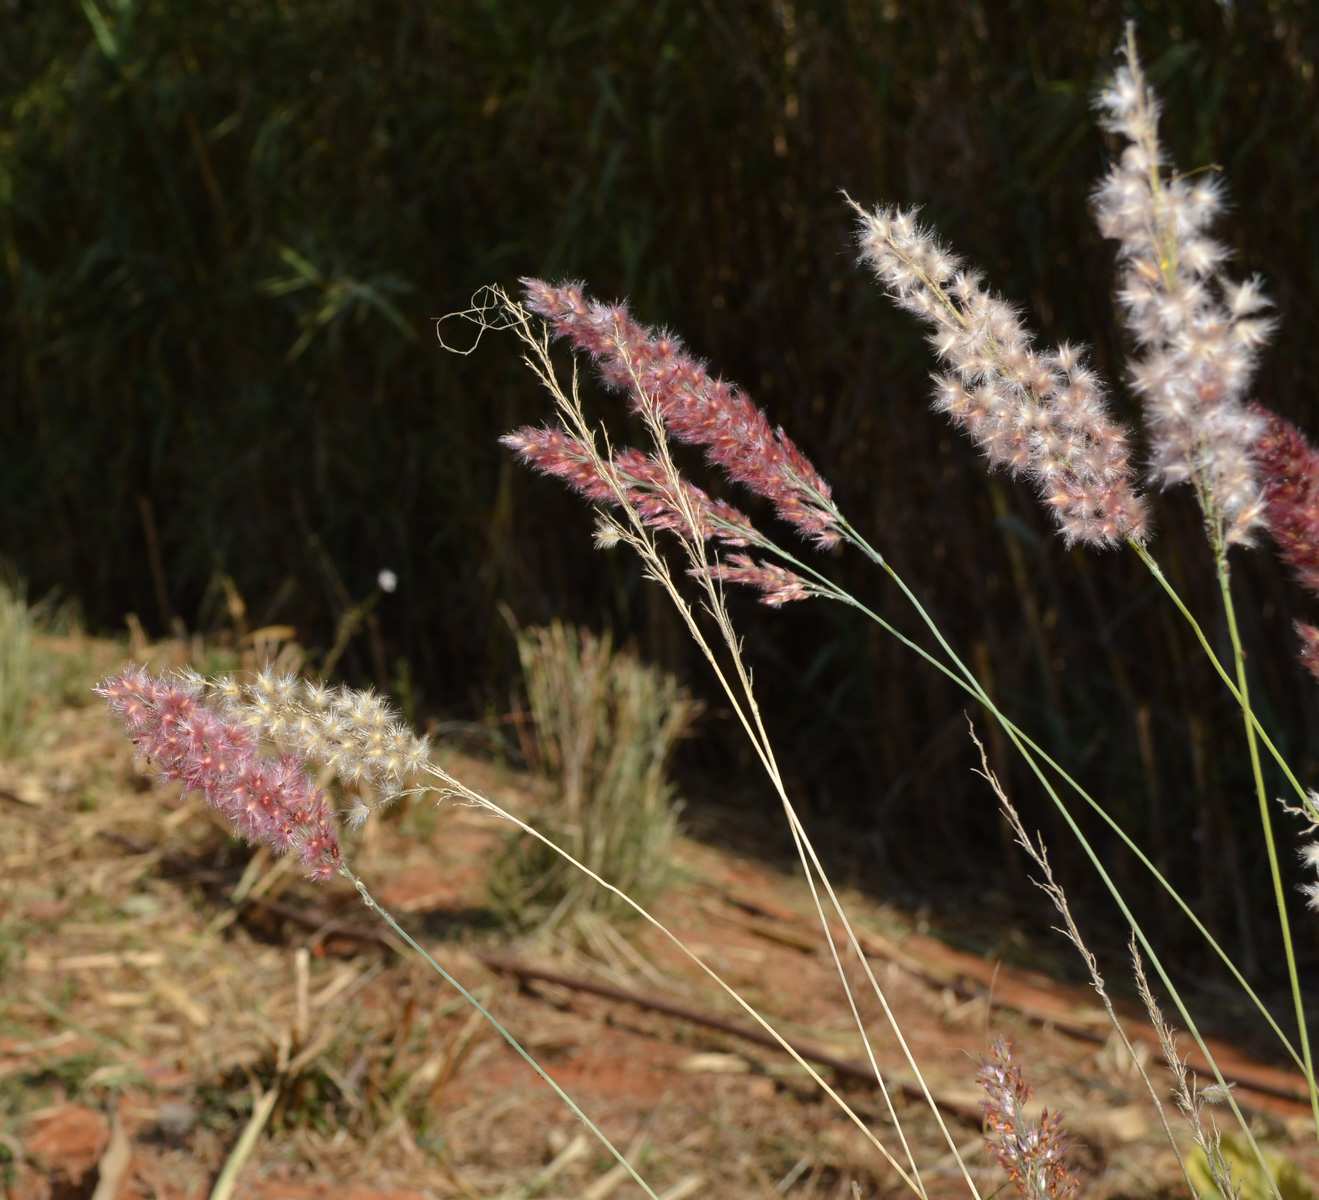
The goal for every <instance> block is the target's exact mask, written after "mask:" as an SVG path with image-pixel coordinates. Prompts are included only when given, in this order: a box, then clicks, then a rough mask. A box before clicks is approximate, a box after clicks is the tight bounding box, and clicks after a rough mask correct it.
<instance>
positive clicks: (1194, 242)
mask: <svg viewBox="0 0 1319 1200" xmlns="http://www.w3.org/2000/svg"><path fill="white" fill-rule="evenodd" d="M1096 103H1097V106H1098V108H1099V110H1100V113H1101V117H1100V120H1101V123H1102V124H1103V126H1104V128H1105V129H1107V130H1109V131H1110V132H1112V133H1115V134H1118V135H1119V136H1121V137H1123V138H1125V139H1126V141H1127V143H1128V144H1127V146H1126V147H1125V149H1123V151H1122V155H1121V158H1120V159H1119V161H1118V163H1117V164H1116V165H1115V166H1114V167H1113V168H1112V170H1111V171H1110V172H1109V174H1108V175H1107V177H1106V178H1105V179H1104V180H1103V182H1102V183H1101V184H1100V186H1099V188H1098V190H1097V191H1096V192H1095V196H1094V212H1095V220H1096V222H1097V224H1098V226H1099V229H1100V232H1102V233H1103V234H1104V236H1105V237H1108V238H1113V239H1114V240H1116V241H1117V242H1118V261H1119V263H1120V276H1119V287H1118V293H1117V296H1118V302H1119V305H1120V307H1121V310H1122V313H1123V316H1124V319H1125V323H1126V325H1127V328H1128V329H1129V330H1130V331H1131V335H1132V337H1133V338H1134V339H1135V342H1136V345H1137V347H1138V349H1139V357H1138V358H1137V359H1136V361H1135V362H1134V364H1133V367H1132V380H1133V385H1134V387H1135V390H1136V391H1137V393H1138V394H1139V395H1140V397H1141V399H1142V401H1143V403H1144V408H1145V415H1146V422H1147V424H1148V426H1149V431H1150V438H1151V441H1152V450H1153V461H1152V464H1151V473H1152V475H1153V477H1154V478H1155V479H1156V480H1157V481H1159V482H1160V483H1162V484H1164V485H1172V484H1177V483H1183V482H1190V483H1191V484H1193V486H1194V487H1195V490H1196V493H1197V496H1198V497H1199V500H1200V505H1201V508H1202V509H1203V511H1204V514H1205V519H1206V521H1207V522H1208V523H1209V526H1210V532H1211V536H1212V537H1213V538H1214V540H1215V542H1218V541H1219V540H1221V541H1223V542H1224V543H1229V544H1230V543H1242V544H1249V543H1250V542H1251V541H1252V539H1253V537H1254V535H1255V532H1256V531H1257V529H1258V528H1259V526H1260V525H1261V523H1262V521H1263V515H1264V500H1263V496H1262V494H1261V486H1260V483H1259V480H1258V478H1257V474H1256V470H1255V465H1254V462H1253V461H1252V459H1251V454H1250V448H1251V446H1253V445H1254V444H1255V442H1256V441H1257V440H1258V438H1259V436H1260V433H1261V421H1260V418H1259V417H1258V416H1257V415H1256V414H1254V413H1252V412H1250V411H1249V410H1248V409H1247V408H1246V406H1245V404H1244V403H1243V398H1244V396H1245V394H1246V391H1247V389H1248V388H1249V386H1250V382H1251V377H1252V375H1253V373H1254V370H1255V363H1256V359H1257V357H1258V354H1259V349H1260V347H1261V346H1262V345H1263V344H1264V342H1265V341H1266V340H1267V339H1268V336H1269V333H1270V331H1271V329H1272V327H1273V322H1272V321H1271V320H1269V319H1268V318H1266V317H1263V316H1261V315H1260V314H1261V311H1262V310H1263V309H1264V308H1265V307H1267V302H1266V300H1265V299H1264V296H1263V294H1262V292H1261V288H1260V284H1259V281H1258V280H1254V279H1252V280H1247V281H1246V282H1245V283H1233V282H1232V281H1230V280H1229V279H1227V278H1226V277H1225V276H1224V275H1223V273H1222V270H1221V268H1222V265H1223V263H1224V261H1225V260H1226V259H1227V257H1228V251H1227V248H1226V247H1225V246H1223V245H1222V244H1221V243H1220V242H1217V241H1215V240H1214V239H1213V238H1211V237H1209V236H1208V234H1207V232H1206V231H1207V230H1208V228H1209V226H1210V224H1211V223H1212V222H1213V220H1214V218H1215V217H1216V216H1217V215H1218V213H1219V212H1220V211H1221V210H1222V208H1223V187H1222V184H1221V183H1220V182H1219V181H1218V179H1217V178H1216V177H1214V176H1212V175H1200V176H1198V177H1197V178H1195V179H1194V180H1192V179H1190V178H1187V177H1184V176H1180V175H1177V174H1176V173H1171V174H1167V175H1165V173H1164V170H1163V169H1164V167H1165V166H1166V162H1167V160H1166V158H1165V156H1164V154H1163V151H1162V149H1161V148H1160V146H1159V138H1158V114H1159V104H1158V101H1157V99H1156V98H1155V96H1154V93H1153V92H1152V91H1151V90H1150V88H1149V87H1148V86H1147V85H1146V82H1145V78H1144V76H1143V74H1142V73H1141V68H1140V60H1139V59H1138V58H1137V55H1136V46H1135V35H1134V33H1133V32H1132V31H1131V30H1130V29H1128V35H1127V62H1126V64H1125V65H1124V66H1122V67H1120V68H1119V69H1118V72H1117V74H1116V76H1115V77H1114V79H1113V82H1112V83H1111V84H1110V85H1109V86H1108V87H1107V88H1106V89H1105V90H1104V91H1103V92H1102V93H1101V94H1100V96H1099V98H1098V100H1097V102H1096Z"/></svg>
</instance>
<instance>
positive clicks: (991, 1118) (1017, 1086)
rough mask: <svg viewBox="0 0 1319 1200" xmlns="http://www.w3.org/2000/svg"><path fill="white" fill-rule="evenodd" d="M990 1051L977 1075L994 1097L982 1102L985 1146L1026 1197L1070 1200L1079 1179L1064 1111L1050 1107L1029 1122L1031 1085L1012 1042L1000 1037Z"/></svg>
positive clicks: (990, 1095) (1044, 1199)
mask: <svg viewBox="0 0 1319 1200" xmlns="http://www.w3.org/2000/svg"><path fill="white" fill-rule="evenodd" d="M990 1053H991V1055H992V1058H991V1059H989V1060H983V1059H982V1060H981V1064H980V1072H979V1074H978V1075H977V1076H976V1081H977V1082H978V1083H979V1084H980V1086H981V1087H982V1088H984V1089H985V1091H986V1093H987V1094H988V1097H989V1098H988V1099H986V1100H982V1101H981V1102H980V1107H981V1109H983V1110H984V1114H985V1122H986V1124H987V1125H988V1126H989V1132H988V1133H986V1134H985V1145H986V1146H987V1147H988V1148H989V1150H990V1152H991V1153H992V1154H993V1155H994V1157H995V1158H996V1159H998V1161H999V1165H1000V1166H1001V1167H1002V1168H1003V1169H1004V1170H1005V1171H1006V1172H1007V1173H1008V1178H1009V1179H1010V1180H1011V1181H1012V1183H1013V1186H1015V1187H1016V1189H1017V1194H1018V1195H1020V1196H1022V1197H1024V1198H1025V1200H1046V1198H1047V1200H1071V1198H1072V1197H1073V1196H1075V1195H1076V1190H1077V1187H1078V1182H1077V1179H1076V1176H1074V1175H1073V1174H1072V1173H1071V1172H1070V1171H1069V1170H1068V1169H1067V1164H1066V1162H1065V1161H1064V1158H1063V1136H1062V1114H1061V1113H1056V1112H1055V1113H1050V1112H1049V1110H1048V1109H1047V1108H1046V1109H1045V1110H1044V1112H1043V1113H1042V1114H1041V1115H1040V1118H1039V1120H1038V1121H1032V1120H1030V1119H1029V1118H1028V1117H1027V1116H1026V1102H1027V1101H1028V1100H1029V1099H1030V1096H1031V1089H1030V1085H1029V1084H1028V1083H1027V1082H1026V1080H1025V1077H1024V1076H1023V1075H1022V1073H1021V1068H1020V1067H1018V1066H1014V1065H1013V1063H1012V1049H1011V1046H1010V1045H1009V1044H1008V1042H1007V1041H1005V1040H1004V1039H1003V1038H998V1039H996V1040H995V1042H994V1044H993V1046H992V1047H991V1048H990Z"/></svg>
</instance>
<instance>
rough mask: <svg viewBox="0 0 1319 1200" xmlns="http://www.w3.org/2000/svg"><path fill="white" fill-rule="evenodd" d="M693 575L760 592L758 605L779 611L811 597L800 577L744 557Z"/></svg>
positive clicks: (808, 589) (804, 581)
mask: <svg viewBox="0 0 1319 1200" xmlns="http://www.w3.org/2000/svg"><path fill="white" fill-rule="evenodd" d="M691 574H693V575H697V574H704V575H708V576H709V577H710V578H711V579H718V580H721V581H722V582H724V583H740V584H745V585H746V586H747V587H753V588H758V589H759V590H760V593H761V596H760V602H761V604H768V605H769V606H770V607H771V608H778V607H779V606H780V605H782V604H788V603H790V602H791V601H793V600H807V599H809V598H810V596H811V595H812V593H811V590H810V587H809V585H808V584H807V583H806V580H804V579H803V578H802V577H801V576H800V575H798V574H796V573H795V572H793V571H789V570H788V568H787V567H780V566H777V565H775V564H774V563H761V562H756V560H755V559H753V558H751V557H750V556H749V555H746V554H730V555H729V556H728V558H727V560H726V561H720V562H718V563H715V564H713V565H712V566H710V567H708V568H706V569H705V570H693V571H692V572H691Z"/></svg>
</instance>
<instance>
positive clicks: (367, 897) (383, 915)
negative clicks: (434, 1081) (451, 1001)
mask: <svg viewBox="0 0 1319 1200" xmlns="http://www.w3.org/2000/svg"><path fill="white" fill-rule="evenodd" d="M339 873H340V874H341V875H342V876H343V877H344V878H345V879H347V880H348V881H349V882H350V883H351V884H352V885H353V886H354V887H355V888H356V889H357V892H358V895H360V896H361V897H362V903H363V904H365V905H366V906H367V908H369V909H371V910H372V912H374V913H375V914H376V915H377V916H378V917H379V918H380V919H381V920H382V921H384V923H385V924H386V925H388V926H389V928H390V929H391V930H392V931H393V932H394V933H395V934H396V935H397V936H398V937H399V938H401V939H402V940H403V941H404V942H406V943H407V945H408V946H410V947H411V948H412V949H413V950H415V951H416V952H417V954H419V955H420V956H421V957H422V958H423V959H424V960H425V961H426V963H427V964H428V965H429V966H430V967H431V969H432V970H434V971H435V973H436V974H437V975H439V976H440V978H441V979H443V980H444V981H445V983H447V984H449V985H450V986H451V987H453V988H454V989H455V990H456V991H457V992H458V994H459V995H460V996H462V998H463V999H464V1000H466V1001H467V1003H468V1004H470V1005H471V1006H472V1007H473V1008H474V1009H476V1011H477V1012H479V1013H480V1014H481V1016H483V1017H484V1018H485V1019H486V1020H487V1021H489V1022H490V1024H491V1026H492V1027H493V1028H494V1029H495V1031H496V1032H497V1033H498V1034H499V1036H500V1037H502V1038H503V1039H504V1041H506V1042H507V1043H508V1044H509V1045H510V1046H512V1047H513V1049H514V1050H515V1051H516V1052H517V1054H518V1055H519V1057H521V1058H522V1059H523V1061H525V1062H526V1063H527V1065H528V1066H530V1067H531V1069H532V1070H533V1071H535V1072H536V1074H537V1075H539V1076H540V1077H541V1079H543V1080H544V1081H545V1082H546V1083H547V1084H549V1086H550V1088H551V1090H552V1091H553V1092H554V1094H555V1095H556V1096H558V1098H559V1099H560V1100H562V1101H563V1102H564V1104H566V1105H567V1106H568V1108H569V1109H571V1110H572V1113H573V1115H574V1116H575V1117H576V1118H577V1119H578V1120H579V1121H581V1123H582V1124H583V1125H585V1126H586V1128H587V1129H589V1130H590V1131H591V1133H593V1134H594V1135H595V1137H596V1139H597V1140H598V1141H599V1142H600V1144H601V1145H603V1146H604V1147H605V1149H606V1150H608V1151H609V1153H610V1154H612V1155H613V1156H614V1158H616V1159H617V1160H618V1162H619V1165H620V1166H622V1167H623V1169H624V1170H626V1171H627V1173H628V1174H629V1175H630V1176H631V1177H632V1180H633V1182H634V1183H636V1185H637V1186H638V1187H639V1188H641V1190H642V1191H643V1192H645V1193H646V1195H647V1196H648V1197H650V1200H659V1197H658V1196H656V1195H655V1193H654V1192H653V1191H651V1189H650V1187H649V1185H648V1184H647V1183H646V1181H645V1180H644V1179H642V1178H641V1176H640V1175H638V1174H637V1171H636V1168H635V1167H633V1166H632V1164H631V1163H630V1162H628V1161H627V1159H626V1158H624V1157H623V1154H622V1152H621V1151H620V1150H619V1149H618V1148H617V1147H616V1146H615V1145H614V1143H613V1142H611V1141H610V1140H609V1139H608V1138H607V1137H605V1135H604V1134H603V1133H602V1132H601V1131H600V1129H599V1127H598V1126H597V1125H596V1124H595V1122H593V1121H592V1120H591V1118H590V1117H588V1116H587V1115H586V1114H585V1113H584V1112H582V1110H581V1108H580V1107H578V1105H577V1103H576V1101H574V1100H573V1098H572V1097H571V1096H569V1095H568V1093H567V1092H565V1091H564V1090H563V1088H561V1087H560V1086H559V1085H558V1084H557V1083H555V1082H554V1080H553V1079H551V1078H550V1077H549V1075H548V1074H547V1073H546V1072H545V1069H544V1068H543V1067H542V1066H541V1065H540V1064H539V1063H538V1062H537V1061H536V1060H535V1059H534V1058H532V1057H531V1055H530V1054H528V1053H527V1052H526V1051H525V1050H524V1049H523V1048H522V1046H521V1045H520V1044H519V1042H518V1040H517V1038H515V1037H514V1036H513V1035H512V1034H511V1033H509V1031H508V1030H507V1029H505V1028H504V1026H503V1025H502V1024H500V1022H499V1020H498V1018H497V1017H495V1015H494V1014H493V1013H491V1012H490V1010H489V1009H487V1008H486V1007H485V1005H484V1004H482V1003H481V1001H480V1000H478V999H477V998H476V997H475V996H473V995H472V993H471V992H469V991H468V990H467V989H466V988H465V987H463V985H462V984H461V983H459V982H458V981H457V980H456V979H455V978H454V977H453V976H452V975H450V974H449V972H448V971H446V970H445V969H444V968H443V967H442V966H440V964H439V963H438V962H436V961H435V959H434V958H433V957H432V956H431V954H430V952H429V951H428V950H427V949H426V948H425V947H424V946H423V945H422V944H421V943H420V942H418V941H417V940H416V939H415V938H414V937H413V936H412V935H411V934H410V933H408V931H407V930H406V929H404V928H403V926H401V925H400V924H399V923H398V922H397V921H396V920H394V918H393V917H392V916H391V915H390V914H389V912H388V911H387V910H386V909H384V908H382V907H381V906H380V904H378V903H377V902H376V898H375V897H374V896H372V895H371V893H370V892H369V891H368V890H367V887H366V884H364V883H363V882H362V881H361V880H360V879H358V877H357V876H356V875H354V874H353V872H352V871H351V870H349V868H348V866H347V864H346V863H345V864H341V865H340V867H339Z"/></svg>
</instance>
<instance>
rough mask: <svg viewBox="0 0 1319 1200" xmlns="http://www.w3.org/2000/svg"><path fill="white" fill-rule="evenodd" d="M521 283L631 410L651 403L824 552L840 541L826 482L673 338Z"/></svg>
mask: <svg viewBox="0 0 1319 1200" xmlns="http://www.w3.org/2000/svg"><path fill="white" fill-rule="evenodd" d="M522 284H523V287H524V288H525V289H526V297H527V307H528V308H530V309H531V311H532V312H534V313H536V314H537V315H539V316H541V317H543V318H544V319H545V321H546V322H547V323H548V324H549V327H550V330H551V332H552V333H553V334H554V336H555V337H560V338H565V339H567V340H568V341H569V342H570V343H571V345H572V347H573V349H574V350H579V351H583V352H584V353H586V354H588V355H590V357H591V358H592V359H593V360H594V361H595V364H596V368H597V370H598V372H599V375H600V378H601V379H602V380H603V381H604V382H605V383H606V384H607V385H609V386H610V387H614V388H617V389H619V390H621V391H627V392H629V393H630V394H631V396H632V404H633V408H634V409H636V410H637V411H643V410H644V409H645V408H647V407H648V406H651V405H653V406H654V408H655V410H656V411H657V412H658V413H659V416H660V418H661V419H662V420H663V422H664V425H665V428H666V429H667V430H668V432H669V434H670V436H671V437H673V438H675V439H676V440H678V441H680V442H687V443H689V444H691V445H697V446H704V447H705V451H706V455H707V457H708V458H709V460H710V462H711V463H713V464H714V465H715V466H717V467H719V468H720V469H721V470H723V471H724V472H725V473H726V474H727V475H728V477H729V478H730V479H734V480H736V481H737V482H738V483H741V484H744V485H745V486H746V487H749V488H750V489H751V490H752V491H753V492H756V493H758V494H759V495H762V496H764V497H766V498H767V499H769V500H770V501H772V502H773V504H774V507H775V509H776V510H777V512H778V514H779V516H781V517H783V518H784V520H786V521H789V522H791V523H792V524H793V525H796V526H797V528H798V529H799V530H800V531H801V532H802V534H803V535H805V536H806V537H809V538H811V539H812V540H813V541H814V542H815V543H816V544H817V545H820V546H832V545H834V544H835V543H837V542H838V541H839V539H840V537H841V532H840V530H839V528H838V525H839V521H838V517H837V514H836V513H835V511H834V508H833V504H832V501H831V493H830V489H829V485H828V484H827V483H826V482H825V481H824V479H823V478H822V477H821V476H820V474H819V472H818V471H816V469H815V467H814V466H812V465H811V463H810V461H809V460H808V459H807V458H806V456H805V455H804V454H803V453H802V452H801V451H800V450H799V449H798V448H797V446H796V445H795V444H794V443H793V441H792V440H791V439H790V438H789V437H788V436H787V434H785V433H784V432H783V430H782V429H775V428H774V427H773V426H771V425H770V423H769V419H768V418H767V417H766V416H765V414H764V413H763V412H761V410H760V409H759V408H757V407H756V405H755V404H754V403H752V401H751V400H750V399H749V398H748V397H747V396H746V394H745V393H744V392H742V391H741V389H739V388H738V387H736V386H735V385H734V384H731V383H727V382H725V381H724V380H722V379H715V378H713V377H712V376H711V375H710V373H709V372H708V371H707V370H706V368H705V366H704V365H703V364H702V363H700V362H698V361H697V360H696V359H694V358H693V357H692V356H691V355H690V354H688V353H687V350H686V348H685V347H684V346H683V344H682V342H681V341H679V340H678V339H677V338H676V337H673V336H671V335H669V334H666V333H663V332H656V331H654V330H652V329H648V328H647V327H646V326H644V325H641V324H639V323H638V322H637V321H635V320H633V319H632V316H631V315H630V314H629V313H628V311H627V307H626V305H623V304H602V303H600V302H599V301H596V300H588V299H587V298H586V297H585V295H584V294H583V291H582V285H581V284H576V283H564V284H561V285H559V286H557V287H555V286H553V285H551V284H548V283H544V282H542V281H541V280H539V279H524V280H522Z"/></svg>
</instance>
